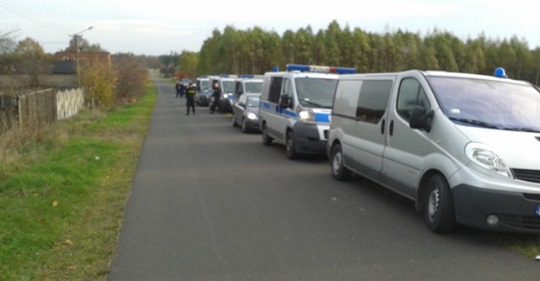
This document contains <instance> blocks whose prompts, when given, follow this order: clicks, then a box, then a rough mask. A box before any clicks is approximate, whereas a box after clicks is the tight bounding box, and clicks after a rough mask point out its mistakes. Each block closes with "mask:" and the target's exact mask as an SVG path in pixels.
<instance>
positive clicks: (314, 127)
mask: <svg viewBox="0 0 540 281" xmlns="http://www.w3.org/2000/svg"><path fill="white" fill-rule="evenodd" d="M352 73H356V70H355V69H353V68H336V67H324V66H308V65H294V64H289V65H287V71H281V72H279V71H277V72H267V73H265V74H264V76H263V85H262V94H261V102H260V107H259V114H260V118H261V121H260V129H261V132H262V143H263V144H264V145H271V144H272V142H273V141H276V142H278V143H282V144H285V152H286V156H287V158H289V159H295V158H297V157H298V156H299V155H300V154H324V153H325V149H326V139H327V133H328V126H329V122H330V113H331V109H332V103H333V99H334V92H335V88H336V85H337V81H338V80H337V79H338V78H339V76H340V74H352Z"/></svg>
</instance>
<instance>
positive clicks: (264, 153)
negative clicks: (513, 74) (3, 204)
mask: <svg viewBox="0 0 540 281" xmlns="http://www.w3.org/2000/svg"><path fill="white" fill-rule="evenodd" d="M156 82H157V87H158V91H159V93H158V95H159V97H158V101H157V105H156V108H155V111H154V113H153V116H152V120H151V125H150V129H149V132H148V135H147V137H146V140H145V143H144V147H143V150H142V152H141V157H140V160H139V164H138V168H137V173H136V176H135V179H134V184H133V190H132V194H131V196H130V198H129V200H128V202H127V209H126V213H125V222H124V224H123V226H122V229H121V232H120V236H119V241H118V246H117V250H116V253H115V256H114V260H113V262H112V265H111V272H110V274H109V280H110V281H120V280H125V281H128V280H129V281H137V280H148V281H150V280H156V281H158V280H159V281H162V280H163V281H165V280H167V281H168V280H186V281H198V280H205V281H206V280H216V281H228V280H230V281H240V280H249V281H252V280H324V281H331V280H399V281H404V280H477V281H478V280H486V281H493V280H540V263H537V262H535V261H533V260H531V259H528V258H525V257H523V256H520V255H518V254H516V253H513V252H511V251H509V250H507V249H505V248H503V247H501V246H499V245H497V244H495V243H494V242H493V241H491V240H490V239H488V238H486V237H487V236H488V235H486V233H485V232H482V231H477V230H473V229H469V228H460V229H458V230H457V231H456V232H455V233H452V234H449V235H436V234H433V233H431V232H429V231H428V230H427V229H426V227H425V226H424V223H423V219H422V217H421V215H420V214H418V213H416V212H415V211H414V208H413V204H412V203H411V202H409V201H407V200H405V199H402V198H400V197H398V196H396V195H393V194H391V193H389V192H387V191H384V190H383V189H381V188H379V187H377V186H375V185H374V184H372V183H369V182H367V181H365V180H362V179H361V178H359V177H355V178H354V179H353V180H351V181H349V182H337V181H335V180H333V179H332V176H331V174H330V168H329V166H328V164H327V161H326V159H324V158H317V157H314V158H308V159H303V160H297V161H291V160H288V159H287V158H286V157H285V152H284V147H283V146H281V145H276V144H274V145H272V146H270V147H265V146H263V145H262V143H261V138H260V135H258V134H242V133H241V132H240V130H239V129H238V128H233V127H232V126H231V117H230V116H226V115H221V114H210V113H209V110H208V108H205V107H203V108H197V113H196V115H194V116H193V115H190V116H185V111H186V108H185V100H184V99H177V98H175V94H174V88H173V86H172V85H170V84H167V83H165V82H164V81H161V80H159V79H158V80H156Z"/></svg>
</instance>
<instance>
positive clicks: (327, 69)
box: [287, 64, 356, 74]
mask: <svg viewBox="0 0 540 281" xmlns="http://www.w3.org/2000/svg"><path fill="white" fill-rule="evenodd" d="M287 71H301V72H318V73H336V74H354V73H356V69H354V68H348V67H333V66H319V65H302V64H287Z"/></svg>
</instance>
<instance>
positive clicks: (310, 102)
mask: <svg viewBox="0 0 540 281" xmlns="http://www.w3.org/2000/svg"><path fill="white" fill-rule="evenodd" d="M302 101H303V102H305V103H309V104H311V105H313V106H315V107H320V108H330V107H328V106H324V105H322V104H318V103H316V102H312V101H308V100H302Z"/></svg>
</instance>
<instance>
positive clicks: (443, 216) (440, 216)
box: [424, 175, 456, 233]
mask: <svg viewBox="0 0 540 281" xmlns="http://www.w3.org/2000/svg"><path fill="white" fill-rule="evenodd" d="M426 184H427V186H426V187H427V188H426V192H425V198H424V220H425V222H426V225H427V227H428V229H429V230H430V231H432V232H436V233H445V232H450V231H452V230H453V229H454V227H455V224H456V218H455V214H454V200H453V198H452V192H451V191H450V187H449V185H448V182H446V179H444V177H442V176H441V175H433V176H431V178H430V179H429V180H428V181H427V183H426Z"/></svg>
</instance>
